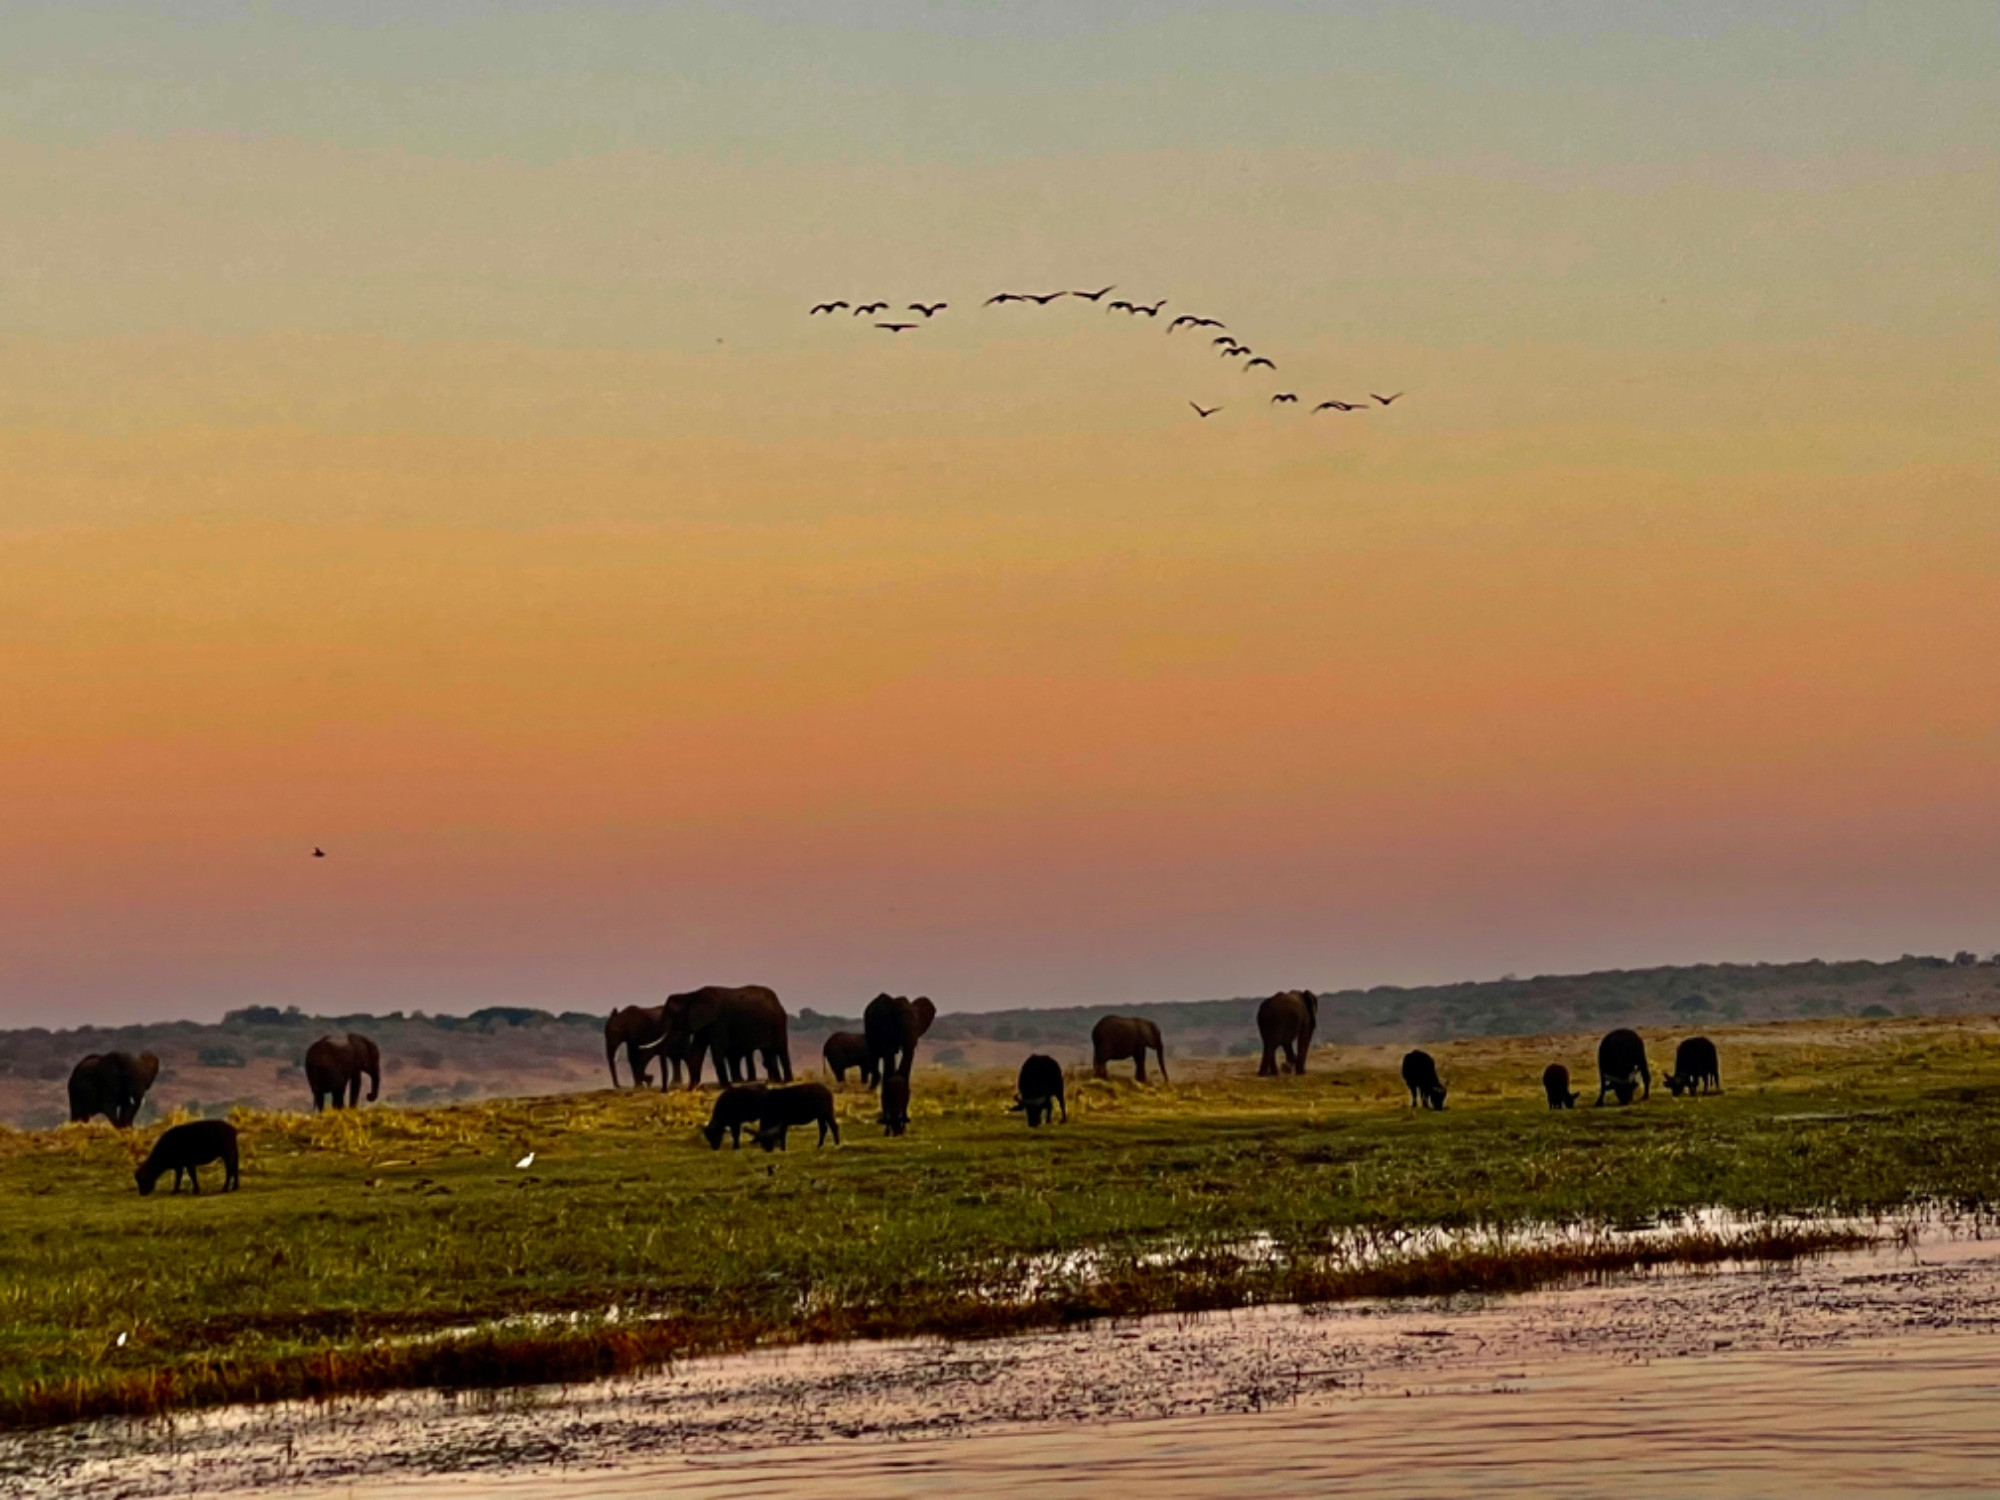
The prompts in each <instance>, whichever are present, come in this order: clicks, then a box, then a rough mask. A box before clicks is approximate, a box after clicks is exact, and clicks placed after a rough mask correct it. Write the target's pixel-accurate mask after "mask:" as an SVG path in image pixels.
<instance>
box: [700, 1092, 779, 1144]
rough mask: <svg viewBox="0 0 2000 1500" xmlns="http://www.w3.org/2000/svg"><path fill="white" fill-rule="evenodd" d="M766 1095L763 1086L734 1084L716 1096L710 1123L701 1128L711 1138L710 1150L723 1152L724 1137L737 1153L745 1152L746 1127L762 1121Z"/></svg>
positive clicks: (709, 1117)
mask: <svg viewBox="0 0 2000 1500" xmlns="http://www.w3.org/2000/svg"><path fill="white" fill-rule="evenodd" d="M766 1092H767V1091H766V1089H765V1087H764V1085H763V1084H761V1083H732V1084H729V1085H727V1086H725V1087H724V1088H723V1090H722V1092H721V1093H719V1094H717V1095H716V1096H715V1108H714V1109H713V1110H711V1111H709V1116H708V1123H707V1124H706V1125H704V1126H702V1127H701V1133H702V1134H703V1135H705V1136H707V1137H708V1148H709V1150H711V1151H720V1150H721V1149H722V1138H723V1136H725V1135H727V1136H728V1137H729V1140H730V1143H731V1144H732V1145H734V1146H735V1147H736V1149H737V1150H739V1151H740V1150H742V1149H743V1127H744V1126H745V1125H755V1124H757V1123H758V1122H759V1121H760V1120H761V1119H762V1118H763V1114H764V1095H765V1093H766Z"/></svg>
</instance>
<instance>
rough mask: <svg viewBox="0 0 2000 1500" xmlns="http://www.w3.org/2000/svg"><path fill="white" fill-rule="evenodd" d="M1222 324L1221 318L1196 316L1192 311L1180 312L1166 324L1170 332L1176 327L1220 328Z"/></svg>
mask: <svg viewBox="0 0 2000 1500" xmlns="http://www.w3.org/2000/svg"><path fill="white" fill-rule="evenodd" d="M1223 326H1224V325H1223V323H1222V320H1221V319H1219V318H1197V317H1196V316H1195V315H1194V314H1193V313H1182V314H1181V315H1180V316H1179V317H1178V318H1175V319H1174V320H1173V322H1171V323H1169V324H1168V325H1167V332H1168V333H1172V332H1173V331H1174V330H1175V329H1176V328H1221V327H1223Z"/></svg>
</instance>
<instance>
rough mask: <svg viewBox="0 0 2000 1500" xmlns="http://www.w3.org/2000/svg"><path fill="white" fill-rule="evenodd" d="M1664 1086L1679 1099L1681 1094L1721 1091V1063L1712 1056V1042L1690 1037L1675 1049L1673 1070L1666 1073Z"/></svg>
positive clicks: (1713, 1054)
mask: <svg viewBox="0 0 2000 1500" xmlns="http://www.w3.org/2000/svg"><path fill="white" fill-rule="evenodd" d="M1667 1088H1668V1089H1669V1091H1671V1092H1672V1094H1673V1096H1674V1097H1675V1098H1676V1099H1678V1098H1680V1096H1681V1095H1682V1094H1683V1093H1687V1094H1702V1093H1707V1092H1708V1091H1709V1090H1711V1089H1713V1090H1714V1091H1715V1092H1716V1093H1718V1094H1719V1093H1721V1092H1722V1064H1721V1063H1720V1062H1719V1061H1718V1060H1717V1058H1716V1056H1715V1043H1713V1042H1711V1041H1710V1040H1709V1039H1708V1038H1707V1037H1705V1036H1691V1037H1689V1038H1688V1039H1687V1040H1686V1041H1684V1042H1682V1043H1681V1044H1680V1046H1678V1047H1676V1048H1674V1070H1673V1072H1671V1073H1669V1074H1668V1075H1667Z"/></svg>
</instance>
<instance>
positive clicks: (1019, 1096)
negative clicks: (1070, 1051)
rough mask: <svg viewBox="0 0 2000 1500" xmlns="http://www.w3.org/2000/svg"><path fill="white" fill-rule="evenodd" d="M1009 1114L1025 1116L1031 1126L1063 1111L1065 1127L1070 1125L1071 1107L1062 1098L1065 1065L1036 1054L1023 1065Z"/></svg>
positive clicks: (1043, 1053)
mask: <svg viewBox="0 0 2000 1500" xmlns="http://www.w3.org/2000/svg"><path fill="white" fill-rule="evenodd" d="M1008 1110H1009V1112H1010V1113H1017V1114H1018V1113H1022V1112H1025V1113H1026V1114H1027V1116H1028V1124H1029V1125H1030V1126H1035V1125H1040V1124H1041V1123H1042V1121H1044V1120H1047V1119H1052V1118H1054V1116H1055V1112H1056V1111H1057V1110H1061V1111H1062V1122H1063V1124H1065V1125H1067V1124H1069V1104H1068V1101H1066V1100H1065V1099H1064V1098H1063V1070H1062V1064H1061V1063H1059V1062H1057V1061H1056V1060H1055V1059H1054V1058H1053V1057H1050V1056H1049V1055H1048V1054H1047V1053H1045V1052H1037V1053H1035V1054H1034V1055H1033V1056H1031V1057H1030V1058H1029V1059H1028V1060H1027V1061H1026V1062H1024V1063H1022V1064H1021V1076H1020V1077H1019V1078H1018V1079H1016V1080H1015V1084H1014V1102H1013V1103H1012V1104H1011V1105H1009V1106H1008Z"/></svg>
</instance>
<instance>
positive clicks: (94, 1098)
mask: <svg viewBox="0 0 2000 1500" xmlns="http://www.w3.org/2000/svg"><path fill="white" fill-rule="evenodd" d="M159 1076H160V1060H159V1059H158V1058H157V1057H155V1056H153V1054H152V1053H150V1052H141V1053H140V1054H139V1055H138V1056H137V1057H134V1056H133V1055H132V1054H131V1053H129V1052H101V1053H100V1052H93V1053H91V1054H90V1056H88V1057H86V1058H84V1059H83V1061H82V1062H80V1063H78V1064H77V1065H76V1066H75V1067H74V1068H72V1069H70V1074H69V1117H70V1119H71V1121H73V1122H74V1123H76V1124H78V1125H81V1124H82V1123H83V1122H84V1121H85V1120H88V1119H89V1118H90V1117H91V1116H92V1115H103V1116H104V1118H105V1119H107V1120H109V1121H110V1122H111V1123H112V1124H113V1125H115V1126H117V1127H118V1128H119V1129H120V1130H125V1129H128V1128H129V1127H130V1126H131V1124H132V1121H133V1120H134V1119H135V1118H137V1116H138V1114H139V1106H140V1105H141V1104H143V1103H145V1101H146V1090H147V1089H149V1088H151V1087H152V1086H153V1080H154V1079H155V1078H158V1077H159Z"/></svg>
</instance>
